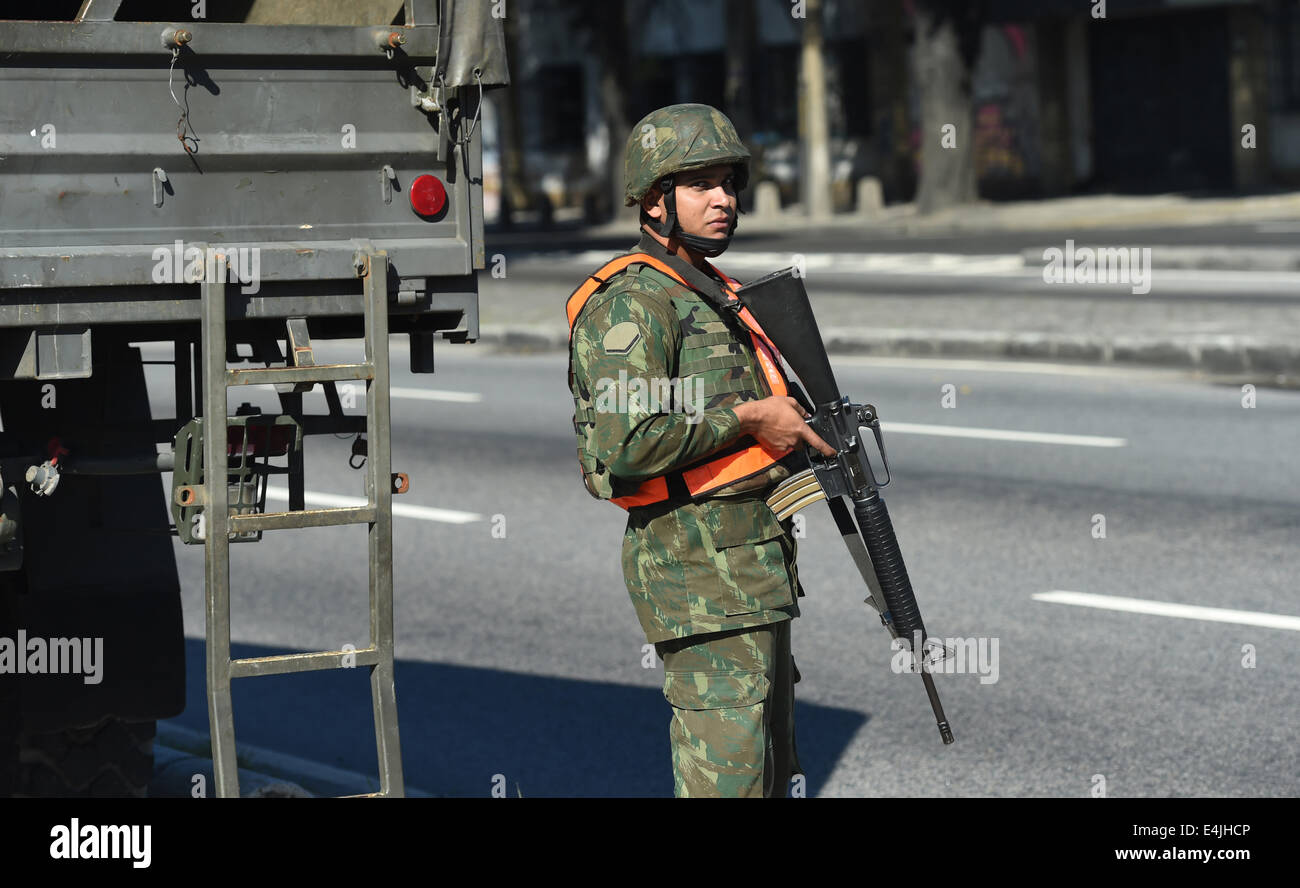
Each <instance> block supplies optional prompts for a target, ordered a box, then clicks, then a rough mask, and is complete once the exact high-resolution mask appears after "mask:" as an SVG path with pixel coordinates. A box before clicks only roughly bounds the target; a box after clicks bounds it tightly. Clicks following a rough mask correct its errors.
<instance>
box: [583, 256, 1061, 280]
mask: <svg viewBox="0 0 1300 888" xmlns="http://www.w3.org/2000/svg"><path fill="white" fill-rule="evenodd" d="M796 257H801V261H802V264H803V268H804V270H805V271H809V272H818V271H828V272H848V273H870V272H879V273H889V274H937V275H967V274H978V275H1015V276H1041V275H1042V270H1041V269H1040V268H1038V267H1035V266H1026V265H1025V261H1024V258H1023V257H1022V256H1020V254H1018V253H1017V254H1014V255H1008V254H1002V253H999V254H992V255H989V254H971V253H824V252H807V253H796V252H794V251H791V252H788V253H783V252H773V251H758V250H752V251H743V250H730V251H728V252H727V255H726V257H725V258H722V259H719V261H718V265H719V267H720V268H721V269H722V270H723V271H728V270H729V269H731V268H736V269H745V270H753V269H761V270H764V271H768V270H772V269H777V268H785V267H786V266H788V265H793V264H795V261H796ZM610 258H611V257H610V254H608V253H603V252H601V251H599V250H587V251H584V252H581V253H577V254H575V255H572V256H570V257H569V258H568V261H569V262H572V263H575V264H577V265H584V266H586V265H589V266H591V267H592V268H599V267H600V266H601V265H602V264H604V263H605V262H608V261H609V259H610Z"/></svg>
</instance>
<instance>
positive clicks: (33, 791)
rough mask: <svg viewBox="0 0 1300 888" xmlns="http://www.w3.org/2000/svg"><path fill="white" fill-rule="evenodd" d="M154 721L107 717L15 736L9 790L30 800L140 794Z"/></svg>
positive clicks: (149, 766) (149, 771)
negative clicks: (15, 751) (15, 752)
mask: <svg viewBox="0 0 1300 888" xmlns="http://www.w3.org/2000/svg"><path fill="white" fill-rule="evenodd" d="M156 732H157V722H154V721H141V722H128V721H122V720H121V719H116V718H106V719H103V720H102V721H100V722H97V723H96V724H93V725H87V726H85V727H81V728H72V729H68V730H63V731H55V732H53V733H49V734H24V735H22V736H20V737H19V738H18V742H17V747H18V761H17V768H16V773H15V774H14V786H13V793H14V795H16V796H20V797H22V796H26V797H32V798H144V797H145V796H146V795H148V790H149V780H150V778H151V777H152V776H153V739H154V734H155V733H156Z"/></svg>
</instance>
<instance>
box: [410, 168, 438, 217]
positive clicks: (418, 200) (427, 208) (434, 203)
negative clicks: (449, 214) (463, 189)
mask: <svg viewBox="0 0 1300 888" xmlns="http://www.w3.org/2000/svg"><path fill="white" fill-rule="evenodd" d="M446 205H447V189H446V188H444V187H443V185H442V183H441V182H439V181H438V179H437V177H435V176H430V175H429V174H428V173H425V174H424V175H423V176H416V177H415V181H414V182H412V183H411V209H413V210H415V211H416V212H417V213H419V214H420V215H421V216H436V215H438V214H439V213H441V212H442V208H443V207H445V206H446Z"/></svg>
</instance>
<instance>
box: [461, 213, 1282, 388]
mask: <svg viewBox="0 0 1300 888" xmlns="http://www.w3.org/2000/svg"><path fill="white" fill-rule="evenodd" d="M1290 220H1300V193H1296V194H1283V195H1268V196H1256V197H1243V198H1223V199H1207V200H1201V199H1188V198H1185V197H1182V196H1179V195H1158V196H1154V197H1121V196H1099V197H1079V198H1064V199H1059V200H1049V201H1035V202H1022V203H1010V204H995V205H988V204H979V205H973V206H970V207H961V208H957V209H954V210H951V211H948V212H946V213H942V214H937V215H936V216H933V217H927V218H925V219H921V218H918V217H916V216H915V212H914V208H913V207H911V206H900V207H890V208H887V209H886V210H885V211H883V212H882V213H881V214H880V215H879V216H878V217H875V218H872V219H864V218H862V217H858V216H850V215H840V216H836V217H834V218H833V219H832V220H830V221H829V222H828V223H826V224H824V225H821V226H818V227H816V228H815V229H813V228H812V227H811V226H810V224H809V222H808V220H806V219H804V218H803V217H801V216H798V215H796V214H792V213H790V212H789V211H788V210H787V211H786V212H785V213H784V214H783V216H782V217H781V218H779V219H776V220H770V219H769V220H760V219H757V218H755V217H753V216H752V215H750V216H746V217H745V218H744V220H743V224H742V231H743V232H744V233H743V234H741V235H739V236H738V237H737V239H736V240H735V241H734V242H733V245H732V248H731V249H730V250H729V251H728V252H727V253H726V254H724V255H723V256H722V257H720V258H719V259H718V260H717V262H718V265H719V267H721V268H723V269H726V270H730V271H731V273H732V274H735V275H736V276H737V277H739V278H740V279H741V280H747V279H751V278H752V277H754V276H755V271H756V270H757V269H758V268H760V267H761V268H764V269H765V270H775V269H776V268H779V267H782V266H783V265H785V264H789V260H788V256H789V255H791V252H786V253H781V252H779V251H776V250H773V247H776V246H779V245H780V244H781V238H779V237H778V238H776V239H775V240H774V238H773V236H774V235H789V236H790V237H791V238H792V239H793V238H802V240H803V241H804V242H812V243H819V242H826V243H830V242H831V239H832V238H834V239H835V241H834V245H835V248H834V250H833V252H832V253H829V254H816V255H815V257H814V255H811V254H810V255H809V256H808V259H809V261H810V263H811V262H812V261H813V260H814V258H816V259H817V260H819V261H820V262H821V264H820V266H819V269H825V270H826V273H823V272H822V271H819V272H818V274H816V275H815V274H814V273H813V271H812V267H813V266H812V265H810V266H809V274H808V289H809V294H810V298H811V299H812V302H813V308H814V311H815V312H816V314H817V318H818V323H819V325H820V326H821V328H822V333H823V337H824V338H825V340H826V345H827V349H828V350H829V351H830V352H831V353H832V354H833V355H881V356H895V357H898V356H902V357H942V358H968V359H1026V360H1035V361H1053V362H1070V363H1087V364H1100V365H1138V366H1156V367H1165V368H1177V369H1182V370H1187V371H1193V372H1197V373H1201V374H1205V375H1206V376H1209V377H1215V378H1228V379H1232V380H1237V379H1239V380H1240V381H1241V382H1252V383H1255V384H1257V385H1280V386H1300V221H1294V222H1293V223H1292V227H1293V228H1294V230H1295V232H1296V234H1295V236H1294V241H1295V244H1294V246H1292V245H1290V244H1288V243H1286V242H1287V241H1290V240H1291V239H1292V238H1291V236H1290V235H1289V234H1288V233H1287V232H1289V231H1291V230H1292V227H1288V224H1287V223H1288V221H1290ZM1248 223H1258V224H1261V225H1265V226H1270V223H1271V226H1270V227H1271V230H1272V232H1273V233H1272V237H1271V238H1270V239H1271V240H1272V241H1274V244H1272V245H1268V246H1239V245H1236V244H1226V245H1219V244H1206V243H1201V244H1196V245H1180V244H1179V243H1178V242H1177V237H1178V229H1179V228H1182V229H1184V230H1187V231H1188V232H1189V233H1190V232H1192V231H1193V230H1194V228H1195V226H1204V225H1213V224H1234V225H1243V224H1248ZM1147 226H1157V227H1158V229H1159V230H1160V236H1161V240H1160V242H1159V245H1152V246H1151V266H1152V272H1153V275H1154V276H1155V278H1156V280H1157V282H1158V283H1159V284H1160V285H1161V287H1162V288H1163V289H1161V288H1156V289H1154V290H1153V292H1151V293H1148V294H1142V295H1136V294H1134V293H1133V292H1130V291H1129V289H1128V288H1125V287H1124V286H1122V285H1074V286H1073V287H1072V286H1069V285H1056V286H1051V287H1048V286H1043V285H1042V271H1043V266H1044V260H1043V250H1044V248H1046V247H1048V246H1057V247H1064V242H1063V241H1058V240H1056V238H1057V237H1058V236H1059V235H1060V234H1061V232H1062V231H1067V232H1073V231H1074V230H1076V229H1077V231H1078V236H1077V241H1078V244H1079V245H1080V246H1082V245H1085V244H1089V245H1094V246H1098V245H1114V246H1124V247H1129V248H1141V247H1143V246H1146V245H1147V244H1144V243H1142V242H1141V241H1140V240H1135V239H1134V236H1133V235H1134V231H1135V230H1138V229H1141V228H1143V227H1147ZM993 230H997V231H999V232H1007V233H1009V234H1008V236H1007V237H1006V238H1004V239H1003V240H1002V242H1003V243H1012V244H1017V246H1016V247H1015V248H1014V249H1003V251H1002V253H1001V254H1000V255H979V256H971V255H965V256H963V255H960V253H958V254H955V255H954V254H943V255H937V256H936V255H933V254H921V253H912V252H897V251H899V250H900V240H899V236H900V234H901V235H904V239H903V241H902V242H901V243H902V244H903V246H904V249H913V250H914V249H917V246H916V245H912V244H908V243H907V239H906V237H905V236H906V235H912V234H915V235H921V234H924V235H926V236H927V237H928V236H932V235H936V234H940V235H942V234H954V233H955V234H968V235H970V236H971V237H972V238H977V237H979V236H982V235H988V234H989V232H990V231H993ZM1108 230H1114V231H1117V232H1118V231H1123V232H1125V237H1126V239H1125V240H1123V241H1120V242H1116V241H1115V240H1114V239H1113V238H1111V239H1108V238H1107V234H1106V232H1107V231H1108ZM886 232H888V233H890V234H891V235H892V238H893V240H892V242H890V241H883V240H881V239H880V238H879V236H880V235H883V234H884V233H886ZM823 233H825V236H824V238H822V237H821V235H822V234H823ZM859 233H860V234H861V245H860V246H856V245H850V246H847V247H846V246H845V245H846V243H849V244H853V242H856V241H858V237H857V235H858V234H859ZM1235 235H1236V236H1237V237H1239V238H1240V237H1241V236H1242V235H1241V233H1240V232H1236V233H1235ZM1069 236H1070V237H1074V235H1073V234H1071V235H1069ZM1204 237H1205V234H1201V238H1202V239H1204ZM1248 237H1249V233H1247V238H1248ZM749 238H753V239H754V240H755V241H757V242H758V244H759V247H758V248H759V249H760V250H766V251H767V252H761V253H758V252H755V251H754V247H752V246H751V247H748V248H747V244H746V241H747V239H749ZM846 239H847V240H846ZM634 240H635V222H634V220H633V221H628V220H622V221H620V222H618V223H616V224H614V225H606V226H601V227H598V228H585V229H572V230H567V231H562V232H561V231H556V232H553V233H551V234H549V235H543V234H542V233H540V232H537V231H533V232H528V231H516V232H513V233H511V234H509V235H505V234H500V235H496V234H492V233H489V235H488V254H489V256H492V255H494V254H497V253H500V254H501V255H504V256H505V257H506V258H507V259H508V260H509V266H508V268H509V273H508V275H507V277H506V278H505V279H497V278H493V277H492V276H491V275H490V274H483V275H480V314H481V322H482V326H481V333H482V337H481V341H482V342H483V343H485V344H490V345H492V346H494V347H496V348H500V349H505V350H512V351H536V350H564V349H566V348H567V342H568V329H567V326H566V325H565V323H564V316H563V308H562V306H563V302H564V299H565V297H566V296H567V295H568V293H569V292H570V291H571V290H572V289H573V287H575V286H576V285H577V284H578V282H579V281H580V280H581V278H582V276H583V275H584V274H585V273H587V272H589V271H590V270H591V269H592V268H594V267H595V266H596V265H598V264H599V259H598V258H597V257H598V256H599V255H613V254H614V253H615V252H618V251H621V250H623V249H626V248H627V247H629V246H630V245H631V243H632V242H633V241H634ZM976 242H977V243H978V241H976ZM1171 242H1172V243H1171ZM957 243H958V246H960V241H958V242H957ZM557 244H563V248H564V252H563V253H561V252H559V251H557V250H556V249H555V248H556V245H557ZM543 246H544V247H548V248H549V249H550V250H551V251H552V252H550V253H549V254H545V255H543V254H539V253H536V252H530V250H535V249H537V248H539V247H543ZM922 246H923V245H922ZM602 251H604V252H603V253H602ZM890 254H893V255H890ZM593 260H595V261H593ZM895 260H896V261H895ZM729 262H730V265H729V264H728V263H729ZM764 262H766V263H768V265H769V266H770V268H769V267H767V266H763V264H762V263H764ZM855 263H856V264H857V265H860V266H862V270H861V272H860V273H857V272H855V273H854V274H850V273H849V271H848V269H849V267H851V266H853V265H854V264H855ZM837 268H839V271H838V274H839V277H838V278H834V276H833V275H831V274H830V272H832V271H835V269H837ZM882 270H883V271H882ZM818 275H821V276H820V277H819V276H818ZM855 275H856V276H855ZM927 275H930V277H927ZM1162 275H1163V277H1162ZM941 276H946V280H940V277H941ZM512 277H513V278H515V281H512V280H511V278H512ZM520 278H522V279H523V280H525V281H526V282H527V283H526V284H522V285H521V284H520V283H518V280H519V279H520ZM927 282H930V283H933V284H934V286H933V287H929V286H927ZM967 284H969V286H966V285H967ZM1252 287H1253V288H1254V290H1252ZM1171 289H1172V290H1173V291H1174V295H1170V293H1171Z"/></svg>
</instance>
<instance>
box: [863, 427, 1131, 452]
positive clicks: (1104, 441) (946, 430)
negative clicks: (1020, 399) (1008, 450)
mask: <svg viewBox="0 0 1300 888" xmlns="http://www.w3.org/2000/svg"><path fill="white" fill-rule="evenodd" d="M880 428H881V429H883V430H884V431H886V432H901V433H903V434H905V435H938V436H940V437H946V438H984V439H986V440H989V441H1025V442H1028V443H1031V444H1069V445H1073V446H1075V447H1127V446H1128V439H1127V438H1103V437H1099V436H1097V435H1058V434H1055V433H1053V432H1019V431H1015V430H1013V429H972V428H963V427H961V426H943V425H926V424H924V423H916V422H882V423H881V424H880Z"/></svg>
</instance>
